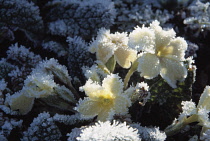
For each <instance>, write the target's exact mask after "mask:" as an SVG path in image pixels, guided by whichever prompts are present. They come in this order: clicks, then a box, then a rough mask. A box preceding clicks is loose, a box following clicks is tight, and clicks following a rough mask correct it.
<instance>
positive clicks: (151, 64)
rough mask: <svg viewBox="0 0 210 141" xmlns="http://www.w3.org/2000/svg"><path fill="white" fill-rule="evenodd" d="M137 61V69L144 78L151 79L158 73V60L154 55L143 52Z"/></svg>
mask: <svg viewBox="0 0 210 141" xmlns="http://www.w3.org/2000/svg"><path fill="white" fill-rule="evenodd" d="M138 62H139V64H138V71H139V72H140V73H141V76H143V77H144V78H147V79H152V78H154V77H156V76H157V75H158V74H159V73H160V62H159V58H158V57H157V56H156V55H154V54H150V53H145V54H143V55H142V56H141V57H140V58H139V60H138Z"/></svg>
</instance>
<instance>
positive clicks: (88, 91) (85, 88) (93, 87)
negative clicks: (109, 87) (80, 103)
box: [80, 79, 103, 97]
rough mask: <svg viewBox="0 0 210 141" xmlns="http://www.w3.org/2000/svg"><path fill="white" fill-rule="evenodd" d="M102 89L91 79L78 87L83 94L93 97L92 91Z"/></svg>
mask: <svg viewBox="0 0 210 141" xmlns="http://www.w3.org/2000/svg"><path fill="white" fill-rule="evenodd" d="M101 89H103V88H102V87H101V86H100V85H99V84H98V83H97V82H93V81H92V80H91V79H88V81H87V82H86V83H85V85H84V86H82V87H80V91H85V94H86V95H87V96H89V97H94V95H93V94H94V93H93V92H96V91H99V90H101Z"/></svg>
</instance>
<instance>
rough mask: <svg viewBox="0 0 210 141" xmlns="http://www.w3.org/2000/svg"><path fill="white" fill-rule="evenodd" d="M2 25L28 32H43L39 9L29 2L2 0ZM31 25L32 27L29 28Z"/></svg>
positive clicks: (0, 13) (0, 20)
mask: <svg viewBox="0 0 210 141" xmlns="http://www.w3.org/2000/svg"><path fill="white" fill-rule="evenodd" d="M0 7H1V10H0V15H4V16H1V17H0V24H1V25H4V26H8V27H9V28H10V29H12V28H13V27H17V28H19V29H20V30H23V31H27V32H35V33H37V32H40V31H43V28H44V25H43V21H42V18H41V16H40V11H39V7H38V6H35V4H34V3H33V2H29V1H27V0H0ZM29 25H30V26H29Z"/></svg>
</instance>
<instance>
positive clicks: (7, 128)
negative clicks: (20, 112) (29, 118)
mask: <svg viewBox="0 0 210 141" xmlns="http://www.w3.org/2000/svg"><path fill="white" fill-rule="evenodd" d="M22 122H23V121H22V120H20V121H17V120H15V119H5V121H4V124H3V125H1V129H0V134H2V135H3V136H5V137H8V136H9V135H10V133H11V131H12V130H13V129H14V128H17V127H18V128H20V127H21V126H22ZM0 139H1V138H0Z"/></svg>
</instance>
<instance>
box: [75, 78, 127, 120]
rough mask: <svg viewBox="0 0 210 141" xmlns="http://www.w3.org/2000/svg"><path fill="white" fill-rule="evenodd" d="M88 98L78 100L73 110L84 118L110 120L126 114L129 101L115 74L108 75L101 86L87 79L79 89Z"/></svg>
mask: <svg viewBox="0 0 210 141" xmlns="http://www.w3.org/2000/svg"><path fill="white" fill-rule="evenodd" d="M80 90H81V91H85V94H86V95H87V96H88V97H85V98H84V99H83V100H81V99H80V101H79V104H78V105H77V107H76V108H75V109H76V110H77V111H78V112H80V113H81V115H82V117H84V118H91V117H94V116H96V115H97V116H98V118H97V120H100V121H106V120H111V119H112V118H113V115H114V114H126V113H127V112H128V107H129V106H131V101H130V99H129V98H128V96H127V95H126V94H125V93H123V83H122V81H121V79H120V77H119V76H118V75H116V74H111V75H108V76H107V77H106V78H104V80H103V81H102V85H99V84H98V83H96V82H93V81H92V80H91V79H89V80H88V81H87V82H86V84H85V85H84V86H83V87H81V88H80Z"/></svg>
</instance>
